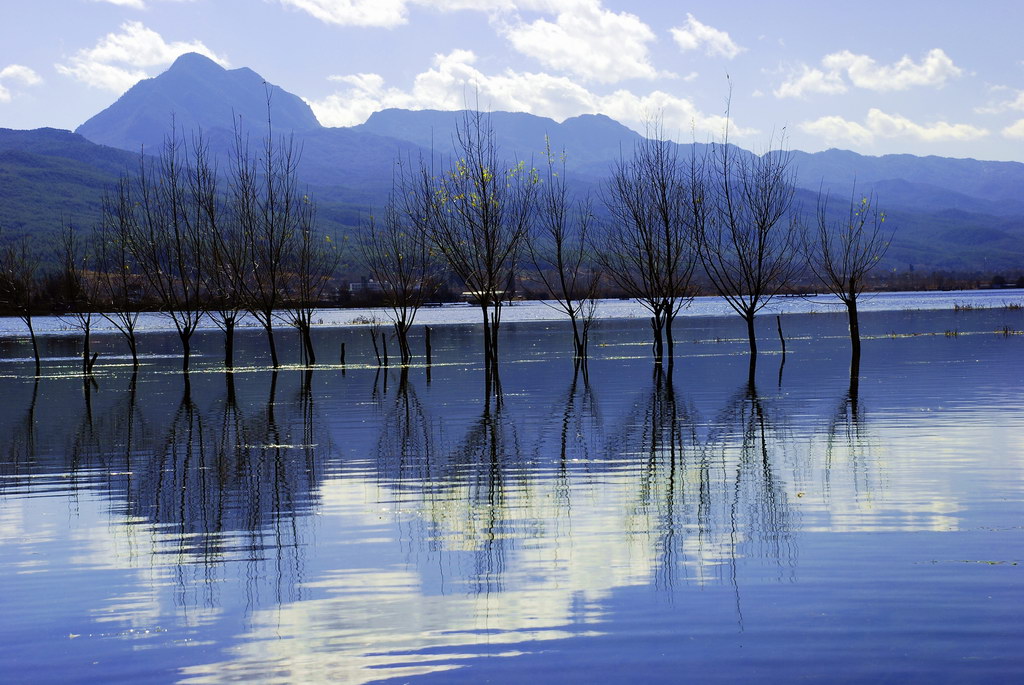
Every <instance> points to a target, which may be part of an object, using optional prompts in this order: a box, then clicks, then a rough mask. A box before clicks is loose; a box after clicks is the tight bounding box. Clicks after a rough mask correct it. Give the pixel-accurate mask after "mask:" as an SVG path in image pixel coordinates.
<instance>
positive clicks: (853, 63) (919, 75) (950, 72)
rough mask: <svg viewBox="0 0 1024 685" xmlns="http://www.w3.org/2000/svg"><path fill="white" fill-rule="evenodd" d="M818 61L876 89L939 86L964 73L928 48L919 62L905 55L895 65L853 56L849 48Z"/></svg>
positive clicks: (858, 82)
mask: <svg viewBox="0 0 1024 685" xmlns="http://www.w3.org/2000/svg"><path fill="white" fill-rule="evenodd" d="M821 63H822V65H824V66H825V67H826V68H827V69H829V70H834V71H845V72H846V75H847V76H848V77H849V79H850V81H852V82H853V85H855V86H857V87H858V88H866V89H868V90H876V91H886V90H906V89H907V88H910V87H912V86H935V87H942V86H943V85H945V83H946V81H947V80H948V79H951V78H956V77H958V76H960V75H961V74H962V73H963V69H961V68H960V67H958V66H956V65H955V64H953V60H952V59H950V58H949V56H948V55H947V54H946V53H945V52H943V51H942V50H940V49H939V48H935V49H933V50H929V51H928V54H927V55H925V56H924V59H922V60H921V62H920V63H916V62H914V60H912V59H910V57H909V56H908V55H904V56H903V57H902V58H901V59H900V61H898V62H896V63H895V64H891V65H888V66H878V64H877V63H876V62H875V60H873V59H871V58H870V57H868V56H867V55H855V54H853V53H852V52H850V51H849V50H843V51H842V52H837V53H834V54H831V55H826V56H825V58H824V59H822V61H821Z"/></svg>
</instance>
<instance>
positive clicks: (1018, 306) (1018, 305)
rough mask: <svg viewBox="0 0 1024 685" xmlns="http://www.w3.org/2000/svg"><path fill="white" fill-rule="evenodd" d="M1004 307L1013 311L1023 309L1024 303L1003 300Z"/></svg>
mask: <svg viewBox="0 0 1024 685" xmlns="http://www.w3.org/2000/svg"><path fill="white" fill-rule="evenodd" d="M1003 309H1009V310H1010V311H1011V312H1013V311H1020V310H1021V309H1024V303H1021V302H1009V301H1006V302H1003Z"/></svg>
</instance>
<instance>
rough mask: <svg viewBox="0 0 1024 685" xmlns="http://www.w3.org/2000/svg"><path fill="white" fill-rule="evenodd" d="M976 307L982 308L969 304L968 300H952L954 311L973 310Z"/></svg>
mask: <svg viewBox="0 0 1024 685" xmlns="http://www.w3.org/2000/svg"><path fill="white" fill-rule="evenodd" d="M976 309H984V307H982V306H981V305H978V304H971V303H970V302H954V303H953V311H954V312H973V311H974V310H976Z"/></svg>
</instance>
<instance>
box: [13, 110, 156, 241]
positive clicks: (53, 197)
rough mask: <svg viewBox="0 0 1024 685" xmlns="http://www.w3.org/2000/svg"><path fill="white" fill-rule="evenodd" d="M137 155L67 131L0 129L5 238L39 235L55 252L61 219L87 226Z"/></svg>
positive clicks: (94, 219)
mask: <svg viewBox="0 0 1024 685" xmlns="http://www.w3.org/2000/svg"><path fill="white" fill-rule="evenodd" d="M138 161H139V156H138V154H133V153H129V152H125V151H124V150H116V149H114V148H110V147H104V146H102V145H96V144H95V143H91V142H89V141H88V140H86V139H85V138H83V137H82V136H79V135H77V134H74V133H72V132H71V131H62V130H58V129H52V128H41V129H36V130H34V131H14V130H10V129H0V228H2V229H3V237H4V238H13V237H17V236H21V235H25V234H31V235H37V236H41V237H42V238H43V240H42V241H40V242H41V244H42V245H44V247H45V249H46V250H47V251H48V252H50V253H52V254H55V253H56V249H57V240H56V237H57V236H58V235H59V234H60V230H61V226H62V223H63V222H65V221H68V222H72V223H74V224H75V225H79V226H81V225H86V226H91V225H92V224H94V223H95V222H96V221H98V220H99V218H100V207H101V200H102V197H103V193H104V192H105V191H106V190H107V189H109V188H111V187H112V186H113V185H114V184H115V183H116V181H117V179H118V177H119V176H121V175H122V174H123V173H124V172H125V170H126V169H133V168H135V166H136V165H137V164H138Z"/></svg>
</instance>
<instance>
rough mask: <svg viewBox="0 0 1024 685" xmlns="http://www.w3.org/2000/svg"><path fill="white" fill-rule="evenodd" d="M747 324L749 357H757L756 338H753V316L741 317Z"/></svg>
mask: <svg viewBox="0 0 1024 685" xmlns="http://www.w3.org/2000/svg"><path fill="white" fill-rule="evenodd" d="M743 318H744V319H745V320H746V322H747V339H748V340H749V341H750V356H751V357H756V356H757V338H756V337H755V336H754V315H753V314H748V315H745V316H744V317H743Z"/></svg>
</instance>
